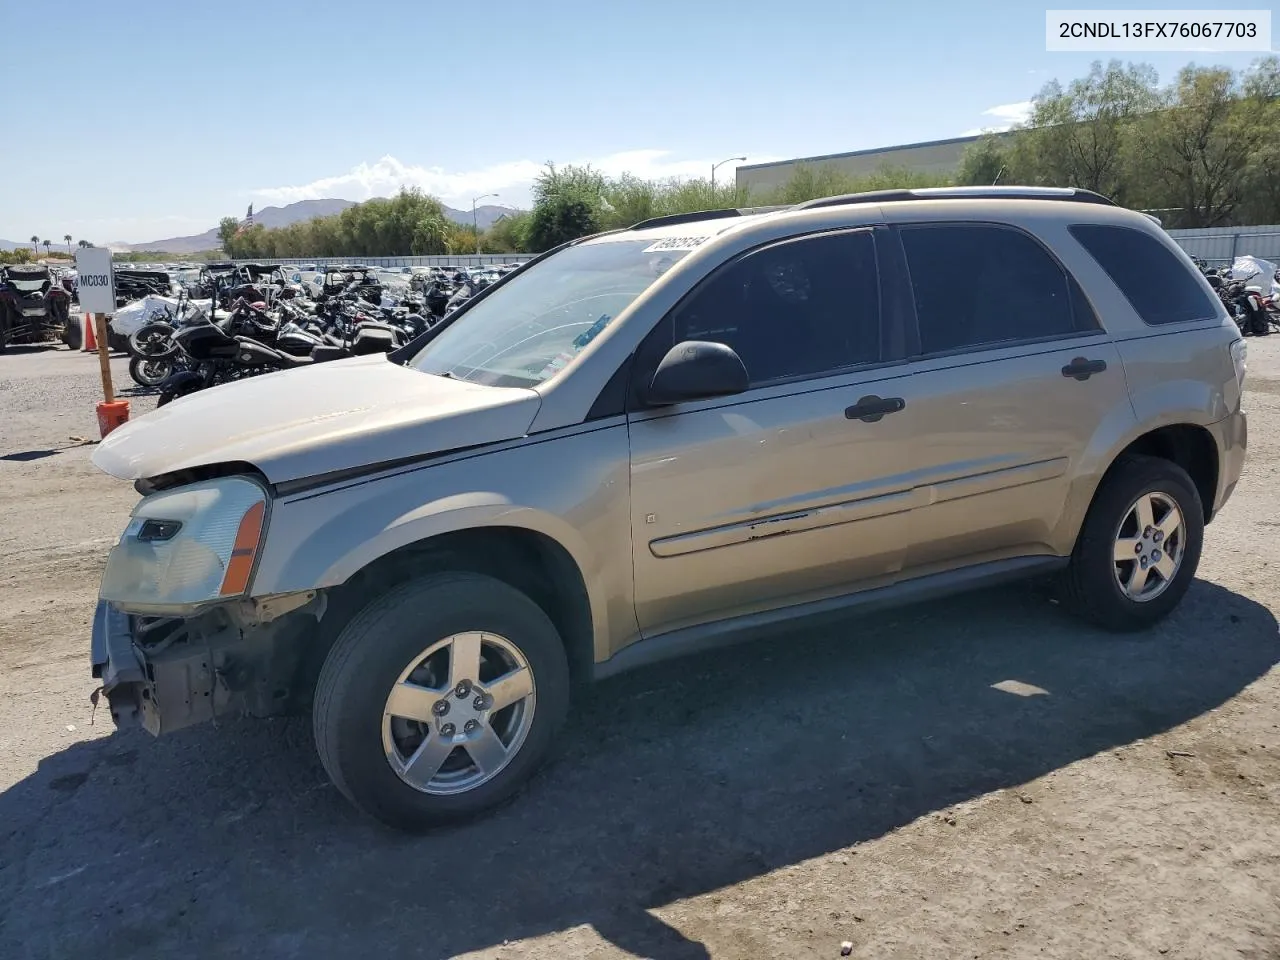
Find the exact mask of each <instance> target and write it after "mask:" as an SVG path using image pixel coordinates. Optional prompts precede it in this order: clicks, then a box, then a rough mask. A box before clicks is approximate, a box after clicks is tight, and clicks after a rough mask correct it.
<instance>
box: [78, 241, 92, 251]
mask: <svg viewBox="0 0 1280 960" xmlns="http://www.w3.org/2000/svg"><path fill="white" fill-rule="evenodd" d="M76 246H77V247H79V248H80V249H81V250H85V249H87V248H89V247H91V246H93V244H91V243H90V242H89V241H88V240H77V241H76Z"/></svg>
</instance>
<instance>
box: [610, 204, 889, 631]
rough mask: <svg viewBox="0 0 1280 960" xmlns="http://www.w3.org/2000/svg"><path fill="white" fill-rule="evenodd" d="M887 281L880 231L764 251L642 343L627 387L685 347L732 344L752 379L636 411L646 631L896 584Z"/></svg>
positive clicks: (636, 505) (702, 289)
mask: <svg viewBox="0 0 1280 960" xmlns="http://www.w3.org/2000/svg"><path fill="white" fill-rule="evenodd" d="M879 275H880V271H879V269H878V267H877V243H876V240H875V237H874V233H873V231H872V230H870V229H862V230H847V231H837V232H833V233H827V234H822V235H818V236H809V237H802V238H799V239H795V240H790V241H785V242H781V243H776V244H772V245H769V246H766V247H764V248H762V249H759V250H756V251H753V252H751V253H748V254H746V255H745V256H743V257H741V258H740V259H738V260H736V261H734V262H732V263H729V264H727V265H725V266H724V267H722V268H720V270H718V271H717V272H716V273H715V274H713V275H712V276H711V277H710V278H708V279H707V280H706V281H704V282H703V283H702V284H701V285H700V286H699V287H698V288H697V289H695V290H694V291H693V292H692V293H691V294H690V295H689V296H688V297H686V298H685V300H684V301H683V302H682V303H681V304H679V305H678V306H677V307H676V308H675V310H674V311H673V312H672V314H671V315H669V316H668V317H667V318H666V319H664V320H663V321H662V322H661V323H660V324H659V325H658V327H657V328H656V329H655V330H654V332H653V333H652V334H651V335H650V337H649V338H648V339H647V340H646V341H645V342H644V343H643V344H642V346H641V348H640V350H639V351H638V353H637V358H636V365H635V370H634V374H633V382H647V379H648V377H649V376H651V375H652V371H653V369H654V368H656V366H657V363H658V361H659V360H660V359H661V358H662V356H663V355H664V354H665V353H666V351H667V350H669V349H670V348H671V347H672V346H673V345H674V344H675V343H677V342H682V341H685V340H712V341H716V342H720V343H725V344H728V345H729V346H731V347H733V349H734V350H735V351H737V352H738V354H739V355H740V356H741V357H742V359H743V361H744V363H745V365H746V367H747V371H748V374H749V375H750V377H751V387H750V389H748V391H747V392H746V393H744V394H740V395H738V396H733V397H725V398H719V399H715V400H704V401H699V402H694V403H684V404H677V405H675V406H670V407H661V408H656V409H643V408H640V409H635V408H633V409H632V411H631V413H630V414H629V415H628V419H629V429H630V438H631V503H632V535H633V548H634V558H635V601H636V614H637V617H638V619H639V623H640V627H641V631H642V632H643V633H644V634H645V635H649V636H652V635H654V634H656V633H662V632H665V631H667V630H671V629H676V628H679V627H685V626H692V625H695V624H699V623H703V622H707V621H711V620H717V619H722V618H726V617H730V616H733V615H740V614H747V613H752V612H758V611H761V610H767V609H770V608H773V607H777V606H781V605H785V604H788V603H795V602H802V601H804V600H811V599H819V598H821V597H822V596H824V595H828V594H833V593H842V592H845V591H847V590H848V589H849V587H850V585H853V584H878V583H885V582H891V581H892V579H893V578H894V576H895V575H896V573H897V571H898V568H899V566H900V564H901V561H902V553H903V546H904V543H905V540H904V534H905V531H906V528H907V521H906V519H905V511H907V510H908V509H909V506H910V480H909V478H908V477H907V476H906V472H907V455H908V454H907V448H908V445H909V444H908V440H909V437H907V435H906V434H905V433H904V432H903V430H902V428H901V422H902V418H901V415H900V413H899V412H893V407H894V404H893V402H892V401H893V400H894V398H898V399H901V398H902V396H903V395H902V392H901V389H900V388H901V386H902V384H903V382H904V379H905V378H904V374H905V373H906V370H905V367H904V365H903V364H902V363H901V362H898V363H894V362H892V359H891V355H892V353H893V349H892V347H891V346H886V343H888V342H889V341H888V338H886V337H885V336H884V335H883V331H882V322H881V314H882V310H881V296H882V291H881V285H880V276H879ZM886 312H892V311H886ZM872 398H875V399H872ZM877 401H888V403H881V404H879V405H878V407H877ZM872 407H876V408H877V409H879V410H881V412H880V413H878V414H877V413H875V412H874V410H872V409H871V408H872ZM868 411H870V412H868ZM886 411H887V412H886ZM864 417H865V418H864Z"/></svg>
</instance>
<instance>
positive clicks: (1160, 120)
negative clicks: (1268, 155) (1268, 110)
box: [1140, 67, 1276, 227]
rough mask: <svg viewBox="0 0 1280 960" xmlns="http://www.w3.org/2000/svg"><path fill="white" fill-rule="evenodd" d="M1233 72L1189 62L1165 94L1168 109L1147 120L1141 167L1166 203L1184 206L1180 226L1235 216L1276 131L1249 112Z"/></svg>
mask: <svg viewBox="0 0 1280 960" xmlns="http://www.w3.org/2000/svg"><path fill="white" fill-rule="evenodd" d="M1243 94H1244V91H1243V90H1242V88H1241V85H1240V82H1239V78H1238V76H1237V75H1236V74H1235V73H1234V72H1233V71H1231V70H1227V69H1223V68H1213V67H1186V68H1184V69H1183V70H1182V71H1180V72H1179V74H1178V77H1177V80H1176V81H1175V82H1174V83H1173V85H1172V86H1171V87H1170V89H1169V90H1168V91H1166V93H1165V97H1164V108H1163V109H1162V110H1160V111H1159V112H1158V113H1155V114H1153V115H1152V116H1151V117H1149V118H1148V122H1146V123H1145V124H1143V129H1142V133H1141V137H1140V143H1141V150H1140V153H1141V160H1142V163H1141V167H1142V168H1143V171H1144V172H1145V173H1146V174H1147V175H1148V177H1149V179H1150V182H1151V184H1152V187H1151V189H1152V190H1153V193H1154V194H1155V196H1156V197H1157V198H1158V199H1159V202H1158V204H1157V205H1158V206H1162V207H1173V208H1180V209H1179V212H1180V215H1179V216H1178V217H1175V218H1172V220H1173V222H1176V223H1177V224H1178V225H1179V226H1186V227H1216V226H1223V225H1227V224H1230V223H1232V222H1234V219H1233V215H1234V213H1235V211H1236V208H1237V207H1239V206H1240V205H1241V203H1242V201H1243V200H1244V198H1245V191H1246V187H1247V185H1248V171H1249V168H1250V157H1251V156H1253V154H1254V152H1255V151H1256V150H1257V149H1258V148H1259V147H1261V146H1262V145H1263V144H1264V143H1265V142H1266V140H1267V139H1268V138H1272V139H1273V138H1275V136H1276V133H1275V131H1274V130H1266V129H1264V128H1263V127H1262V126H1261V125H1260V124H1259V123H1258V122H1257V118H1256V117H1255V116H1253V115H1252V114H1251V112H1250V110H1249V104H1248V103H1247V102H1246V100H1245V99H1244V97H1243Z"/></svg>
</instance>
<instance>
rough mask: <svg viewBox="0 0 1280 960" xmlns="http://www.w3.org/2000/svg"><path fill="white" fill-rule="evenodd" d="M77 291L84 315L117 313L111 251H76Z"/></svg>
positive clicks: (94, 248)
mask: <svg viewBox="0 0 1280 960" xmlns="http://www.w3.org/2000/svg"><path fill="white" fill-rule="evenodd" d="M76 289H77V291H78V293H79V295H80V309H81V310H82V311H83V312H84V313H106V314H112V313H115V312H116V277H115V272H114V271H113V270H112V267H111V251H110V250H107V249H104V248H102V247H85V248H83V249H81V250H77V251H76Z"/></svg>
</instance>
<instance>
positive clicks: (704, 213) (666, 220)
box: [627, 203, 791, 230]
mask: <svg viewBox="0 0 1280 960" xmlns="http://www.w3.org/2000/svg"><path fill="white" fill-rule="evenodd" d="M790 209H791V207H790V205H789V204H785V203H784V204H780V205H775V206H772V207H736V208H735V207H728V208H726V209H724V210H697V211H695V212H693V213H673V214H670V215H669V216H666V217H650V218H649V219H648V220H641V221H640V222H639V223H633V224H632V225H631V226H630V227H628V228H627V229H629V230H648V229H649V228H650V227H674V226H676V225H678V224H681V223H698V222H699V221H702V220H722V219H724V218H725V217H750V216H753V215H755V214H757V213H773V212H774V211H775V210H790Z"/></svg>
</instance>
